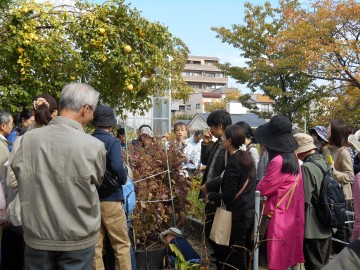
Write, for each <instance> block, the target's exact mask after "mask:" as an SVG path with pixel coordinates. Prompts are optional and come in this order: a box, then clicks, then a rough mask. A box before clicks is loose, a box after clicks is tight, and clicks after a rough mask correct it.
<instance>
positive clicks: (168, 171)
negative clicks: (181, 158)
mask: <svg viewBox="0 0 360 270" xmlns="http://www.w3.org/2000/svg"><path fill="white" fill-rule="evenodd" d="M164 148H165V155H166V167H167V175H168V180H169V188H170V198H171V208H172V210H173V218H174V227H176V214H175V206H174V197H173V193H172V184H171V177H170V166H169V158H168V152H167V145H166V141H165V140H164Z"/></svg>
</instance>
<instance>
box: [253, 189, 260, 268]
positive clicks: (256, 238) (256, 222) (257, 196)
mask: <svg viewBox="0 0 360 270" xmlns="http://www.w3.org/2000/svg"><path fill="white" fill-rule="evenodd" d="M259 220H260V191H255V220H254V247H255V249H254V264H253V266H254V267H253V269H254V270H258V269H259V248H258V243H257V242H258V241H259V230H258V225H259Z"/></svg>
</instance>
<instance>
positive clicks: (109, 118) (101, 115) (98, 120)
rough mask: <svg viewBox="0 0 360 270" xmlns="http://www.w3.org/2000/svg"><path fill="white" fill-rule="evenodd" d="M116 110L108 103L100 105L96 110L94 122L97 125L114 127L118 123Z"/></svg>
mask: <svg viewBox="0 0 360 270" xmlns="http://www.w3.org/2000/svg"><path fill="white" fill-rule="evenodd" d="M116 122H117V121H116V118H115V114H114V111H113V110H112V109H111V108H110V107H109V106H107V105H99V106H97V107H96V109H95V112H94V118H93V120H92V124H93V126H95V127H112V126H115V124H116Z"/></svg>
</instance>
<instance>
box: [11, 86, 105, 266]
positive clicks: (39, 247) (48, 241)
mask: <svg viewBox="0 0 360 270" xmlns="http://www.w3.org/2000/svg"><path fill="white" fill-rule="evenodd" d="M98 97H99V93H98V92H97V91H95V90H94V89H93V88H92V87H90V86H89V85H86V84H81V83H70V84H68V85H66V86H65V87H64V89H63V90H62V93H61V97H60V110H61V113H60V116H58V117H56V118H54V119H53V120H51V122H50V123H49V125H48V126H46V127H43V128H39V129H34V130H32V131H29V132H27V133H25V135H24V136H23V137H22V139H21V142H20V146H19V149H18V151H17V152H16V154H15V156H14V159H13V160H12V163H11V168H12V169H13V171H14V173H15V176H16V179H17V180H18V187H19V195H20V202H21V221H22V225H23V230H24V240H25V244H26V245H25V269H26V270H35V269H65V270H66V269H69V270H70V269H71V270H80V269H91V265H92V259H93V255H94V248H95V243H96V239H97V232H98V230H99V227H100V203H99V197H98V194H97V190H96V186H99V185H100V184H101V179H102V176H103V174H104V172H105V165H106V151H105V148H104V145H103V143H101V142H100V141H98V140H97V139H95V138H93V137H92V136H90V135H88V134H86V133H85V132H84V129H83V127H85V126H86V125H87V123H88V122H89V121H90V120H91V119H92V117H93V112H94V110H95V107H96V105H97V102H98Z"/></svg>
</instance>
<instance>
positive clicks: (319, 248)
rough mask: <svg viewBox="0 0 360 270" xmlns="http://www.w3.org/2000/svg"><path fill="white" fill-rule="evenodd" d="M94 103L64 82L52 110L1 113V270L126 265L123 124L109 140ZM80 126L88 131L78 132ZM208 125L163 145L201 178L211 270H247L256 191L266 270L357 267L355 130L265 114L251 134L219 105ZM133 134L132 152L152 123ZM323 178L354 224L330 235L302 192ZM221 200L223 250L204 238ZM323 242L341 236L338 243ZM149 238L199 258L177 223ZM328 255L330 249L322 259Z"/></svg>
mask: <svg viewBox="0 0 360 270" xmlns="http://www.w3.org/2000/svg"><path fill="white" fill-rule="evenodd" d="M98 100H99V93H98V92H97V91H96V90H94V89H93V88H92V87H91V86H89V85H86V84H82V83H70V84H68V85H66V86H65V87H64V88H63V90H62V92H61V96H60V103H59V108H58V104H57V102H56V100H55V99H54V98H53V97H52V96H50V95H48V94H43V95H40V96H37V97H35V98H34V100H33V108H31V109H24V110H23V111H22V112H21V113H19V114H18V115H17V117H15V118H13V117H12V115H11V114H10V113H9V112H6V111H0V151H1V152H0V176H1V180H2V181H1V183H2V189H1V190H0V191H2V193H1V192H0V203H1V205H0V206H1V207H0V208H1V211H0V223H1V225H2V237H1V254H2V259H1V269H12V270H13V269H29V270H32V269H133V270H134V269H136V262H135V259H134V253H133V250H132V247H131V243H130V239H129V236H128V230H129V213H128V210H127V207H124V190H125V189H124V188H123V187H125V184H126V183H128V179H129V177H130V176H129V174H131V172H129V170H128V169H127V168H126V166H124V162H123V158H122V155H121V152H122V150H124V149H127V148H128V147H129V145H128V144H127V141H126V134H125V130H124V129H123V128H120V127H118V128H117V137H115V136H113V135H112V130H113V129H114V127H116V124H117V121H116V118H115V115H114V112H113V110H112V109H111V108H110V107H109V106H105V105H99V106H98ZM58 109H59V112H60V113H58ZM58 114H60V115H59V116H58ZM89 123H91V124H92V126H93V127H95V130H94V131H93V132H92V134H87V133H86V132H85V131H84V128H85V127H86V126H87V125H88V124H89ZM207 124H208V126H209V128H210V129H209V130H197V131H195V132H194V133H193V134H191V136H189V138H188V131H187V129H186V125H185V124H184V123H182V122H179V123H176V124H175V125H174V129H173V132H174V139H173V141H171V140H169V139H168V138H165V139H167V143H172V144H175V145H176V146H177V149H178V151H179V152H180V153H182V154H183V157H184V162H183V171H187V173H188V175H193V174H194V173H197V172H201V174H202V182H201V190H200V194H199V199H201V200H204V201H205V203H206V204H205V209H204V211H205V235H206V237H207V238H208V240H209V243H210V245H211V246H212V249H213V251H214V254H213V256H214V258H215V261H216V265H217V268H218V269H234V268H235V269H242V270H245V269H247V268H248V265H249V263H250V253H249V251H251V250H252V249H253V248H254V239H253V234H254V231H253V230H254V218H255V190H258V191H260V193H261V196H263V197H264V208H263V209H264V210H263V214H264V216H267V217H268V218H269V223H268V227H267V229H266V241H265V246H266V254H267V266H268V269H274V270H275V269H279V270H286V269H299V266H300V264H302V263H304V265H305V269H306V270H311V269H316V270H317V269H322V268H323V267H325V269H356V268H351V267H352V265H351V264H353V265H355V267H359V266H360V259H359V257H358V256H357V255H356V254H360V252H359V249H360V246H359V243H358V241H359V240H357V239H358V237H359V235H360V219H357V217H358V214H360V206H359V205H360V198H359V197H358V196H359V194H360V173H359V171H360V169H359V168H360V162H359V161H360V154H359V152H360V131H357V132H352V130H350V128H349V126H348V125H347V124H346V123H345V122H344V121H343V120H341V119H334V120H332V121H331V122H330V123H329V126H328V128H325V127H323V126H315V127H314V128H311V129H310V130H309V131H308V133H309V134H306V133H300V132H298V131H297V130H296V129H294V128H293V125H292V123H291V122H290V120H289V119H288V118H286V117H284V116H279V115H276V116H273V117H272V118H271V119H270V121H269V122H268V123H266V124H264V125H262V126H260V127H258V128H257V129H256V130H255V132H253V129H252V128H251V127H250V125H249V124H248V123H246V122H238V123H235V124H233V123H232V121H231V117H230V114H229V113H228V112H226V111H222V110H218V111H214V112H212V113H210V115H209V116H208V118H207ZM14 126H15V128H14ZM137 132H138V134H137V135H138V137H137V138H136V139H134V140H133V141H132V142H131V145H132V146H134V147H144V148H147V147H151V145H152V143H153V141H154V140H155V135H154V133H153V131H152V128H151V126H148V125H142V126H140V127H139V129H138V130H137ZM323 171H326V172H329V173H330V174H331V175H332V177H333V178H334V179H336V180H337V181H338V183H339V184H340V185H341V186H342V189H343V192H344V196H345V199H346V210H348V211H349V212H348V213H351V212H355V222H354V225H353V226H352V222H353V220H352V219H351V216H349V217H348V221H349V222H348V223H346V224H344V226H343V227H340V228H337V229H336V230H334V229H332V228H331V227H330V226H328V225H327V224H324V223H323V222H321V220H319V218H318V215H317V213H316V207H314V205H313V202H312V197H313V194H314V192H315V193H316V192H317V193H318V192H319V187H321V184H322V181H323V177H324V174H323ZM106 178H109V179H115V180H116V182H117V183H118V185H117V186H115V187H114V188H113V189H112V190H111V192H110V193H108V194H105V193H102V192H100V191H99V192H98V189H97V188H99V187H100V186H101V184H102V181H103V183H105V179H106ZM130 178H131V177H130ZM103 179H104V180H103ZM103 185H104V184H103ZM221 205H223V207H224V208H225V209H226V210H227V211H229V212H231V213H232V221H231V223H232V224H231V232H230V239H229V245H220V244H217V243H216V242H215V241H214V240H213V239H210V238H209V236H210V233H211V230H212V226H213V221H214V216H215V213H216V209H217V208H218V207H220V206H221ZM255 229H256V228H255ZM332 235H335V237H336V238H337V239H338V240H340V241H338V242H337V243H338V244H337V245H336V244H332V241H331V237H332ZM160 237H161V238H162V239H163V240H164V242H165V243H173V244H175V245H177V246H178V248H179V249H180V251H181V252H182V253H183V254H184V255H185V258H186V260H189V261H196V262H199V260H200V259H201V258H200V257H199V255H198V254H197V253H196V251H195V250H194V249H193V248H192V247H191V245H190V244H189V243H188V242H187V241H186V239H185V238H184V237H183V235H182V233H181V231H180V230H178V229H177V228H170V229H169V230H166V231H165V232H163V233H162V234H160ZM349 242H351V243H350V245H349V246H347V245H344V244H347V243H349ZM104 243H105V245H104ZM234 246H236V247H242V248H236V249H235V248H234ZM104 249H106V255H107V257H108V258H107V260H104V258H103V253H104ZM331 250H333V251H334V252H336V253H339V254H338V255H337V256H336V257H335V259H333V260H331V262H330V263H329V260H330V254H331ZM168 252H169V253H172V251H171V249H168ZM171 255H173V256H174V255H175V254H174V253H172V254H171ZM109 257H111V258H112V259H111V260H109ZM172 258H173V257H172ZM344 258H351V259H349V260H347V259H344ZM104 261H105V264H104ZM172 262H173V261H172ZM173 263H174V262H173ZM109 264H110V266H109ZM349 267H350V268H349Z"/></svg>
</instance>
